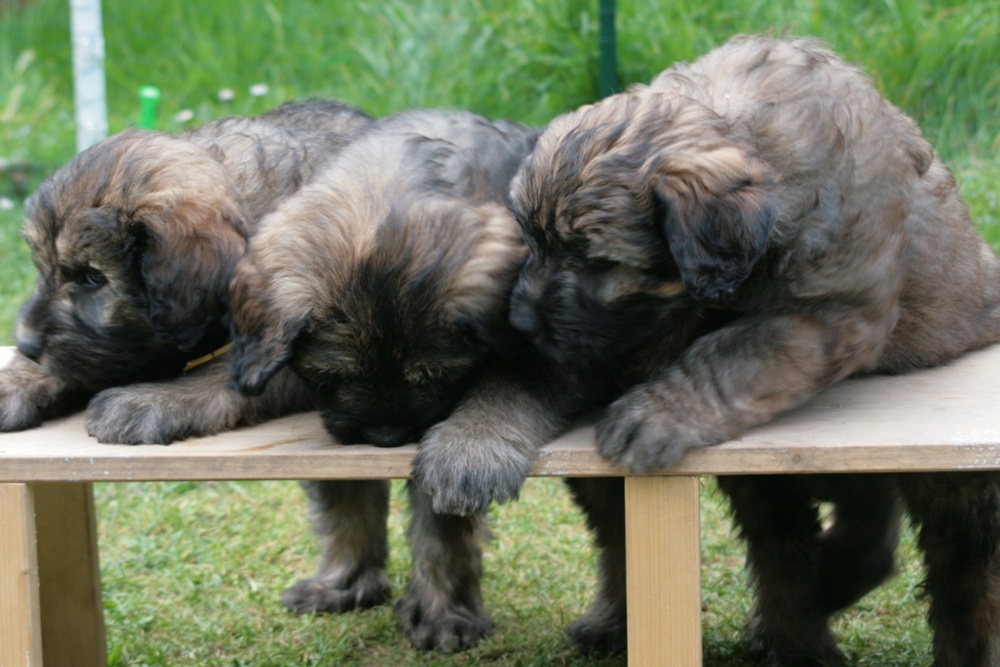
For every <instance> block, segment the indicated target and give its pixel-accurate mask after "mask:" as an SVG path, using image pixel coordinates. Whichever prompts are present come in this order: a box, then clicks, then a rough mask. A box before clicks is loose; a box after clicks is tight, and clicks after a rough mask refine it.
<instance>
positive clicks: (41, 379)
mask: <svg viewBox="0 0 1000 667" xmlns="http://www.w3.org/2000/svg"><path fill="white" fill-rule="evenodd" d="M369 121H370V119H369V117H368V116H366V115H364V114H363V113H361V112H360V111H358V110H356V109H353V108H351V107H349V106H347V105H345V104H341V103H339V102H325V101H319V100H314V101H308V102H299V103H289V104H286V105H283V106H281V107H279V108H278V109H275V110H273V111H270V112H268V113H265V114H263V115H261V116H259V117H256V118H228V119H224V120H220V121H217V122H213V123H209V124H207V125H204V126H202V127H200V128H197V129H195V130H192V131H190V132H187V133H184V134H181V135H167V134H162V133H158V132H143V131H138V130H126V131H124V132H122V133H120V134H117V135H115V136H113V137H110V138H108V139H106V140H105V141H102V142H101V143H99V144H97V145H95V146H93V147H92V148H90V149H88V150H86V151H84V152H83V153H81V154H80V155H78V156H77V157H75V158H74V159H73V160H72V161H71V162H70V163H69V164H67V165H66V166H65V167H63V168H62V169H60V170H59V171H57V172H56V173H55V174H54V175H52V176H51V177H50V178H49V179H48V180H46V181H45V182H44V183H43V184H42V185H41V187H40V188H39V190H38V192H37V193H35V195H34V196H33V197H32V198H31V200H30V201H29V203H28V207H27V214H26V218H25V222H24V237H25V240H26V241H27V242H28V244H29V245H30V246H31V250H32V254H33V258H34V261H35V264H36V266H37V268H38V273H39V276H38V282H37V285H36V287H35V292H34V294H33V295H32V297H31V298H30V299H29V300H28V302H27V303H25V304H24V305H23V306H22V308H21V312H20V316H19V318H18V323H17V329H16V340H17V348H18V352H19V354H18V355H17V357H16V358H15V359H14V361H13V362H12V363H11V365H10V366H9V367H8V368H6V369H3V370H2V371H0V431H12V430H19V429H25V428H30V427H32V426H37V425H38V424H39V423H40V422H41V421H42V420H43V419H45V418H48V417H53V416H57V415H61V414H66V413H68V412H70V411H72V410H74V409H77V408H79V407H82V406H83V405H84V404H85V402H86V401H87V400H88V399H91V397H93V399H92V400H91V401H90V405H89V407H88V410H87V426H88V429H89V431H90V433H91V434H92V435H94V436H96V437H97V438H98V439H99V440H101V441H102V442H118V443H129V444H132V443H168V442H171V441H172V440H175V439H178V438H184V437H187V436H192V435H201V434H207V433H213V432H217V431H220V430H223V429H227V428H232V427H233V426H235V425H236V424H237V423H252V422H258V421H262V420H264V419H267V418H269V417H272V416H275V415H278V414H282V413H287V412H291V411H294V410H301V409H305V408H307V407H309V406H310V403H309V402H308V398H307V396H306V395H305V394H304V393H303V391H302V389H301V387H300V386H299V384H298V381H297V380H296V379H295V378H294V377H292V375H291V374H288V376H287V377H286V378H283V379H282V381H281V382H278V383H275V386H274V389H273V390H272V391H271V392H269V393H268V394H267V395H265V396H262V397H260V398H257V399H253V400H247V399H246V398H244V397H241V396H240V395H239V394H237V393H236V392H231V391H225V390H224V387H225V382H226V379H227V377H228V374H227V371H226V369H225V366H224V364H219V363H216V364H208V365H206V366H204V367H202V368H198V369H197V370H195V371H193V372H191V373H190V374H186V375H182V370H183V368H184V366H185V362H188V361H190V360H193V359H197V358H199V357H202V356H203V355H206V354H208V353H211V352H212V351H213V350H216V349H217V348H219V347H220V346H221V345H223V343H225V342H226V341H227V340H228V339H229V336H230V332H229V326H230V325H229V316H228V312H227V304H228V298H229V295H228V282H229V278H230V276H231V273H232V270H233V267H234V266H235V264H236V260H238V259H239V258H240V256H241V255H242V254H243V251H244V248H245V246H246V241H247V239H248V238H249V237H250V236H252V235H253V233H254V231H255V230H256V227H257V223H258V221H259V219H260V218H261V216H263V215H264V214H266V213H268V212H269V211H271V210H272V209H273V208H274V207H275V206H276V205H277V204H278V203H279V202H280V201H281V200H283V199H284V198H286V197H288V196H289V195H290V194H292V193H293V192H295V191H296V190H297V189H298V188H299V186H301V185H302V184H303V183H304V182H306V181H308V180H309V179H310V178H311V177H312V175H313V173H314V171H315V170H316V169H317V167H318V166H319V165H320V164H322V163H323V162H325V161H326V160H327V159H328V158H329V157H331V156H332V155H334V154H335V153H337V152H338V151H339V150H340V149H341V148H342V147H343V145H344V144H345V143H346V142H347V141H348V140H349V139H351V138H352V137H353V136H354V135H356V134H357V133H358V132H360V131H361V130H363V128H364V127H365V126H367V125H368V123H369ZM135 383H143V384H135ZM124 385H128V386H124ZM109 388H111V389H109ZM102 390H103V391H102ZM98 392H99V393H98ZM95 394H97V395H96V396H94V395H95Z"/></svg>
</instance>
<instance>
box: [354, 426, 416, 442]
mask: <svg viewBox="0 0 1000 667" xmlns="http://www.w3.org/2000/svg"><path fill="white" fill-rule="evenodd" d="M361 431H362V433H364V434H365V439H366V440H368V442H369V443H370V444H372V445H375V446H376V447H399V446H400V445H405V444H406V443H408V442H410V441H411V440H413V439H414V438H413V433H412V430H411V429H410V428H409V427H407V426H368V427H365V428H362V429H361Z"/></svg>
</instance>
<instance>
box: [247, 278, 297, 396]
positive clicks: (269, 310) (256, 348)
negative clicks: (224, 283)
mask: <svg viewBox="0 0 1000 667" xmlns="http://www.w3.org/2000/svg"><path fill="white" fill-rule="evenodd" d="M235 273H236V275H235V276H234V278H233V281H232V285H231V289H230V292H231V298H232V304H233V308H232V312H233V349H232V352H231V353H230V359H231V361H230V380H229V386H230V388H232V389H236V390H237V391H239V392H240V393H241V394H243V395H245V396H259V395H260V394H261V393H263V391H264V388H265V387H266V386H267V383H268V381H269V380H270V379H271V378H272V377H274V375H275V374H276V373H277V372H278V371H280V370H281V369H282V368H284V367H285V366H286V365H287V364H288V362H289V360H290V359H291V358H292V345H293V343H294V342H295V339H296V338H298V336H299V334H300V333H302V331H303V330H304V329H305V327H306V324H307V323H308V314H306V313H299V314H294V313H291V312H283V310H282V309H281V308H279V307H276V306H275V303H276V302H277V300H276V299H275V298H274V295H272V294H271V293H270V289H269V288H270V286H271V283H270V282H269V281H268V280H267V278H266V277H265V276H264V275H263V274H262V273H261V272H260V271H259V270H258V269H257V267H256V266H254V265H253V264H252V263H251V262H250V261H243V262H240V264H239V265H238V266H237V268H236V272H235Z"/></svg>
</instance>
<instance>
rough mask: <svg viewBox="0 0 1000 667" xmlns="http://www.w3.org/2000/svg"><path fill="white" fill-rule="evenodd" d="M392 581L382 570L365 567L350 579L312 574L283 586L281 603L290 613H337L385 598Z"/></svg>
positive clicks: (375, 604) (389, 594) (389, 592)
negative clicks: (285, 587)
mask: <svg viewBox="0 0 1000 667" xmlns="http://www.w3.org/2000/svg"><path fill="white" fill-rule="evenodd" d="M391 594H392V585H391V584H390V583H389V579H388V578H387V577H386V576H385V573H384V572H383V571H382V570H378V569H375V570H369V571H366V572H364V573H362V574H360V575H359V576H358V577H356V578H355V579H354V580H352V581H350V582H345V581H343V578H342V577H331V576H316V577H310V578H308V579H303V580H302V581H299V582H297V583H296V584H295V585H293V586H290V587H288V588H287V589H285V592H284V593H282V595H281V604H282V605H283V606H284V607H285V609H287V610H288V611H290V612H292V613H294V614H315V613H319V612H325V613H329V614H340V613H343V612H345V611H351V610H354V609H367V608H369V607H375V606H378V605H380V604H384V603H386V602H388V601H389V597H390V596H391Z"/></svg>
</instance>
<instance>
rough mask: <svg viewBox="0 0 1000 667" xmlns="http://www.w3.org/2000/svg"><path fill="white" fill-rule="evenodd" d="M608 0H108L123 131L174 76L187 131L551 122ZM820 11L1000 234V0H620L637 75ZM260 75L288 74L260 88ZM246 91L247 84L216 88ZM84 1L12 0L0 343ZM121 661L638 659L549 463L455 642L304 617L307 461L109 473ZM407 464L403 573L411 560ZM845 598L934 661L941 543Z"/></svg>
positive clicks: (807, 24) (104, 522)
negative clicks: (273, 467)
mask: <svg viewBox="0 0 1000 667" xmlns="http://www.w3.org/2000/svg"><path fill="white" fill-rule="evenodd" d="M597 23H598V21H597V0H562V1H560V2H544V1H542V0H492V1H490V2H487V1H486V0H481V1H477V0H452V1H448V0H382V1H380V2H366V1H358V2H353V3H336V4H334V3H329V2H323V1H322V0H295V1H294V2H292V1H291V0H271V1H269V2H261V1H259V0H244V1H242V2H235V1H233V0H218V1H216V2H211V3H191V2H183V1H181V0H144V1H143V2H131V1H126V0H104V34H105V39H106V50H107V91H108V105H109V121H110V126H111V131H113V132H114V131H118V130H121V129H123V128H124V127H126V126H128V125H131V124H133V123H134V122H135V121H136V119H137V118H138V113H139V105H138V100H137V90H138V88H139V86H140V85H143V84H152V85H156V86H157V87H159V88H160V89H161V90H162V92H163V98H162V101H161V108H160V115H159V128H160V129H163V130H166V131H177V130H180V129H183V128H185V127H189V126H192V125H194V124H198V123H201V122H204V121H207V120H210V119H213V118H217V117H220V116H224V115H229V114H234V113H235V114H248V113H258V112H260V111H263V110H265V109H267V108H270V107H273V106H276V105H277V104H279V103H281V102H283V101H285V100H288V99H293V98H302V97H308V96H325V97H335V98H340V99H343V100H346V101H348V102H351V103H353V104H356V105H358V106H361V107H363V108H365V109H366V110H368V111H369V112H371V113H373V114H377V115H382V114H387V113H391V112H393V111H397V110H400V109H403V108H407V107H411V106H450V107H462V108H468V109H471V110H473V111H477V112H480V113H483V114H486V115H489V116H494V117H507V118H511V119H514V120H519V121H522V122H525V123H531V124H537V125H541V124H544V123H545V122H547V121H548V120H549V119H550V118H552V117H553V116H554V115H556V114H558V113H561V112H563V111H567V110H569V109H572V108H574V107H576V106H579V105H580V104H584V103H586V102H589V101H592V100H594V99H595V98H596V96H597V92H596V91H597ZM760 30H770V31H774V32H776V33H778V34H789V35H813V36H816V37H819V38H821V39H824V40H826V41H827V42H829V43H830V44H831V45H832V46H833V47H834V48H835V49H836V50H837V51H838V52H840V53H841V54H842V55H843V56H844V57H845V58H847V59H849V60H852V61H855V62H858V63H860V64H862V65H863V66H864V67H865V69H866V70H867V71H868V72H869V73H870V74H871V75H872V76H873V77H874V78H875V79H876V81H877V82H878V84H879V85H880V87H881V88H882V90H883V92H884V93H885V94H886V96H887V97H888V98H889V99H890V100H892V101H893V102H894V103H896V104H897V105H899V106H901V107H902V108H904V109H905V110H906V111H907V112H908V113H910V114H911V115H913V116H914V118H916V119H917V121H918V122H919V123H920V125H921V127H922V128H923V129H924V132H925V133H926V134H927V136H928V137H929V138H930V139H931V141H932V142H933V143H934V144H935V146H936V147H937V149H938V151H939V152H940V153H941V154H942V156H943V157H944V158H945V160H946V161H947V162H948V163H949V164H950V165H951V166H952V168H953V170H954V171H955V174H956V178H957V180H958V182H959V184H960V186H961V190H962V194H963V196H964V197H965V199H966V201H967V202H968V204H969V206H970V209H971V210H972V213H973V217H974V219H975V220H976V222H977V224H978V225H979V227H980V230H981V231H982V233H983V234H984V235H985V236H986V237H987V238H989V239H990V240H991V241H992V242H993V243H994V245H997V244H998V243H1000V195H998V192H997V183H1000V159H998V157H997V149H998V148H1000V109H998V105H1000V49H998V48H997V46H996V45H997V44H1000V2H995V1H992V2H945V1H943V0H933V1H932V0H879V1H875V2H869V1H861V0H841V1H836V2H835V1H833V0H812V1H795V2H792V1H783V2H764V1H762V0H729V1H712V0H704V1H702V2H691V1H690V0H677V1H674V2H665V1H663V2H649V1H641V0H619V2H618V59H619V61H618V62H619V67H618V72H619V78H620V81H621V83H622V85H623V86H625V85H627V84H629V83H631V82H636V81H648V80H649V79H650V78H652V76H653V75H654V74H656V73H657V72H659V71H660V70H662V69H664V68H665V67H667V66H669V65H670V64H671V63H672V62H674V61H676V60H679V59H683V60H690V59H693V58H695V57H697V56H698V55H699V54H701V53H703V52H705V51H707V50H708V49H710V48H712V47H713V46H716V45H718V44H720V43H721V42H723V41H725V40H726V39H727V38H728V37H730V36H731V35H732V34H734V33H737V32H753V31H760ZM259 84H264V85H265V86H266V92H263V93H261V92H260V91H261V89H260V88H259V87H258V88H256V89H255V90H256V91H257V93H258V94H251V92H250V91H251V87H254V86H259ZM223 90H229V91H232V98H231V99H228V100H227V99H224V98H226V97H227V96H224V95H223V96H220V94H219V93H220V91H223ZM74 132H75V128H74V123H73V106H72V77H71V64H70V42H69V17H68V2H66V0H0V332H2V333H0V343H2V344H9V342H10V341H11V337H10V336H11V333H10V332H11V331H12V324H13V318H14V315H15V313H16V309H17V306H18V304H19V303H20V302H21V301H22V300H23V299H24V298H25V297H26V296H27V294H28V293H29V292H30V289H31V284H32V282H33V280H34V276H33V269H32V266H31V262H30V259H29V257H28V255H27V252H26V249H25V248H24V244H23V243H22V242H21V240H20V238H19V234H20V232H19V226H20V219H21V215H22V204H23V200H24V198H25V196H27V194H29V193H30V192H31V191H32V190H33V189H34V187H35V186H36V185H37V183H38V182H39V180H40V179H41V178H43V177H44V176H45V175H46V174H47V173H49V172H50V171H51V170H53V169H54V168H56V167H57V166H58V165H60V164H62V163H63V162H65V161H66V160H67V159H69V157H71V155H72V154H73V151H74V147H75V140H74ZM97 494H98V504H99V517H100V526H99V529H100V539H101V545H102V553H101V555H102V575H103V577H104V585H105V605H106V609H107V620H108V631H109V647H110V650H111V658H110V663H111V664H113V665H130V666H136V667H138V666H145V665H150V666H152V665H198V666H202V665H213V666H214V665H218V666H220V667H222V666H238V665H248V666H250V665H253V666H256V665H275V666H277V665H373V666H374V665H388V664H392V665H398V666H403V665H497V666H529V665H538V666H542V665H604V664H609V665H623V664H625V663H624V659H622V658H615V659H607V660H602V659H587V658H583V657H580V656H577V655H575V654H574V652H573V651H572V648H571V647H570V646H569V644H568V642H567V641H566V640H565V638H564V637H563V635H562V632H561V628H562V627H563V626H565V625H566V624H568V623H569V622H570V621H572V620H573V619H574V618H575V617H576V616H578V615H579V614H580V613H582V611H583V609H584V607H585V605H586V602H587V600H588V599H589V597H590V594H591V589H592V585H593V576H594V573H593V567H594V565H593V555H592V553H591V551H590V547H589V544H588V538H587V535H586V532H585V531H584V529H583V528H582V521H581V519H580V517H579V515H578V514H577V512H576V511H575V509H574V508H573V507H572V504H571V503H570V502H569V500H568V498H567V495H566V493H565V492H564V490H563V487H562V486H561V484H559V483H558V482H555V481H552V480H531V481H530V482H529V483H528V485H527V487H526V488H525V491H524V495H523V498H522V500H521V502H519V503H516V504H514V505H512V506H509V507H502V508H495V509H494V510H493V511H492V520H493V525H494V529H495V533H496V538H495V540H494V541H493V542H492V543H491V545H490V547H489V550H488V554H487V558H486V579H485V581H484V588H485V595H486V601H487V604H488V605H489V608H490V609H491V611H492V613H493V615H494V619H495V622H496V631H495V633H494V635H493V637H491V638H490V639H489V640H487V641H486V642H484V643H483V644H482V645H480V646H479V647H477V648H476V649H473V650H471V651H469V652H466V653H464V654H461V655H457V656H439V655H426V654H421V653H418V652H416V651H413V650H412V649H410V648H409V647H408V646H407V644H406V641H405V639H404V638H403V637H402V636H401V635H400V634H399V633H398V632H397V631H396V630H395V626H394V622H393V620H392V616H391V610H390V609H389V608H388V607H384V608H380V609H374V610H370V611H366V612H364V613H359V614H346V615H343V616H321V617H295V616H291V615H288V614H286V613H285V612H284V611H283V610H282V609H281V607H280V605H279V603H278V597H279V595H280V592H281V590H282V589H283V587H285V586H287V585H289V584H290V583H292V582H293V581H294V580H295V579H296V577H298V576H303V575H306V574H309V573H311V571H312V568H313V565H314V560H315V556H316V553H315V545H314V543H313V541H312V539H311V537H310V536H309V534H308V528H307V526H306V523H305V502H304V500H303V498H302V497H301V493H300V492H299V491H298V489H297V488H296V487H295V485H294V484H292V483H278V482H260V483H215V484H190V483H174V484H166V483H161V484H118V485H98V490H97ZM402 498H403V494H402V493H401V483H397V484H396V486H395V494H394V501H393V520H392V521H393V523H392V549H393V556H392V561H391V563H390V576H391V578H392V580H393V582H394V584H395V588H396V591H397V592H398V591H401V590H402V589H403V587H404V585H405V581H406V576H407V575H406V573H407V570H408V557H409V556H408V554H409V552H408V549H407V547H406V544H405V539H404V537H403V525H404V521H405V503H404V502H403V500H402ZM702 506H703V513H704V533H705V539H704V544H703V560H704V564H703V579H704V581H703V584H704V610H705V613H704V625H705V653H706V659H705V662H706V665H718V666H721V667H736V666H743V665H749V664H750V663H749V662H748V661H747V660H746V659H745V656H744V654H743V651H742V647H741V645H740V642H739V636H740V630H741V624H742V622H743V620H744V618H745V614H746V611H747V607H748V605H749V595H748V592H747V590H746V582H745V577H744V575H743V572H742V549H741V547H740V545H739V544H738V543H737V542H736V541H735V540H733V539H732V536H731V534H730V528H729V522H728V520H727V519H726V517H725V511H724V508H723V503H722V502H721V501H720V498H719V496H718V493H717V491H715V488H714V484H713V483H711V482H710V481H708V480H706V481H705V485H704V492H703V502H702ZM901 554H902V555H901V568H900V569H901V572H900V576H898V577H897V578H896V579H895V580H894V581H893V582H892V583H891V584H890V585H888V586H885V587H883V588H882V589H880V590H879V591H877V592H876V593H875V594H873V595H871V596H869V597H868V598H866V599H865V600H864V601H862V603H861V604H859V605H858V606H857V607H856V608H855V609H853V610H851V611H850V612H848V613H845V614H843V615H841V616H840V617H838V619H837V622H836V632H837V635H838V637H839V638H840V639H841V641H842V645H843V647H844V649H845V650H846V651H847V652H848V653H849V655H850V656H851V657H852V663H853V664H857V665H879V666H880V667H897V666H898V667H903V666H906V667H912V666H913V665H919V664H929V663H930V657H929V653H928V649H927V646H928V642H929V634H928V632H927V628H926V623H925V622H924V620H923V614H924V613H925V604H924V602H923V601H922V600H921V599H920V595H919V581H920V568H919V562H918V560H917V556H916V555H915V553H914V549H913V546H912V535H911V534H909V533H907V534H906V536H905V540H904V546H903V549H902V551H901Z"/></svg>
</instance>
